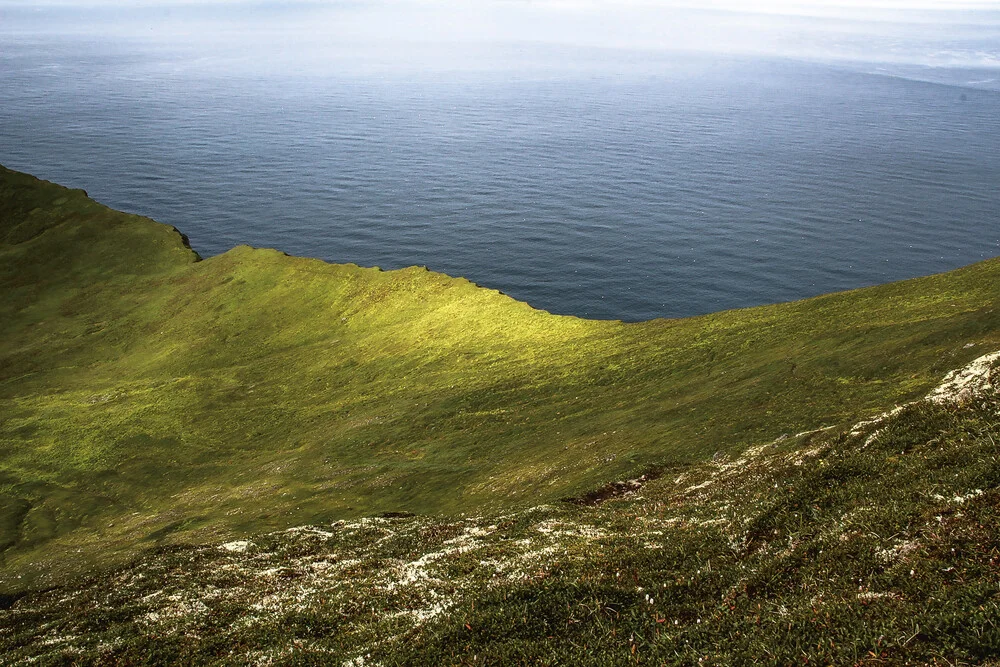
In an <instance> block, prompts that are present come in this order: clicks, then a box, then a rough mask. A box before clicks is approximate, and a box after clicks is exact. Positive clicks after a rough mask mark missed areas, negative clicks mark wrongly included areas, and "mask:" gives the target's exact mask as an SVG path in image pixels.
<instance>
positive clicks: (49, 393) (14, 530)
mask: <svg viewBox="0 0 1000 667" xmlns="http://www.w3.org/2000/svg"><path fill="white" fill-rule="evenodd" d="M197 260H198V258H197V256H196V254H195V253H194V252H193V251H192V250H190V249H189V248H187V247H186V245H185V243H184V241H183V239H182V237H181V236H180V234H179V233H178V232H177V231H176V230H173V229H172V228H170V227H167V226H164V225H160V224H157V223H154V222H152V221H150V220H147V219H144V218H140V217H137V216H131V215H126V214H123V213H119V212H116V211H112V210H109V209H107V208H105V207H103V206H100V205H99V204H96V203H94V202H92V201H91V200H89V199H87V198H86V196H85V195H84V193H82V192H80V191H72V190H66V189H64V188H61V187H59V186H56V185H53V184H49V183H44V182H40V181H37V180H35V179H33V178H32V177H30V176H27V175H23V174H18V173H16V172H12V171H8V170H0V293H2V298H0V546H3V547H5V550H4V551H3V558H4V561H3V565H2V569H0V591H3V590H19V589H20V588H23V587H25V586H41V585H46V584H49V583H53V582H58V581H61V580H63V579H64V578H65V577H66V576H68V575H71V574H75V573H79V572H82V571H86V570H88V569H90V568H92V567H95V566H101V567H103V566H105V565H108V564H110V563H113V562H116V561H117V560H118V559H120V558H124V557H127V556H128V555H129V554H131V553H134V552H135V550H136V549H141V548H143V547H147V546H154V545H157V544H164V543H171V542H199V541H205V540H211V539H216V538H220V539H221V538H223V537H229V536H237V535H240V534H244V533H251V532H259V531H264V530H272V529H280V528H285V527H288V526H292V525H299V524H304V523H317V522H327V521H332V520H335V519H339V518H349V517H353V516H359V515H370V514H375V513H379V512H387V511H409V512H417V513H421V514H445V515H457V514H460V513H473V512H475V513H480V512H484V511H501V510H505V509H507V508H518V507H527V506H529V505H535V504H538V503H540V502H553V501H557V500H558V499H560V498H563V497H566V496H572V495H578V494H581V493H583V492H585V491H587V490H590V489H593V488H595V487H597V486H599V485H601V484H603V483H605V482H608V481H611V480H616V479H623V478H626V477H628V476H634V475H636V474H638V473H639V472H641V471H642V470H644V469H646V468H648V467H650V466H658V467H666V468H670V467H672V466H677V465H683V464H688V463H692V462H697V461H700V460H705V459H707V458H709V457H711V456H713V455H714V454H715V453H716V452H723V453H727V452H728V453H737V452H739V451H741V450H743V449H744V448H746V447H747V446H748V445H751V444H754V443H760V442H764V441H769V440H772V439H774V438H775V437H777V436H779V435H781V434H783V433H797V432H799V431H802V430H806V429H811V428H815V427H817V426H820V425H824V424H828V423H837V422H841V421H843V420H845V419H849V418H852V417H854V416H863V415H865V414H869V413H872V412H874V411H877V410H880V409H883V408H885V407H887V406H891V405H892V404H895V403H899V402H902V401H904V400H907V399H910V398H913V397H914V396H917V395H919V394H921V393H922V392H923V391H925V390H926V389H927V388H928V387H929V386H931V385H932V384H934V383H935V382H937V380H939V379H940V376H941V375H942V374H943V373H944V372H945V371H947V370H950V369H952V368H954V367H957V366H959V365H961V364H962V363H964V362H966V361H968V360H969V359H971V358H972V357H975V356H978V354H981V352H982V350H984V349H986V348H989V349H995V348H997V347H1000V312H998V311H997V309H996V306H997V305H998V304H997V301H998V298H1000V282H998V280H1000V262H998V261H996V260H991V261H987V262H982V263H979V264H976V265H973V266H971V267H967V268H965V269H961V270H958V271H954V272H950V273H946V274H941V275H937V276H931V277H928V278H921V279H917V280H910V281H905V282H901V283H894V284H890V285H885V286H881V287H875V288H869V289H864V290H857V291H853V292H846V293H841V294H834V295H829V296H824V297H819V298H816V299H810V300H806V301H801V302H795V303H790V304H781V305H776V306H766V307H760V308H753V309H747V310H737V311H728V312H723V313H718V314H714V315H708V316H704V317H697V318H690V319H684V320H655V321H651V322H645V323H637V324H622V323H620V322H609V321H590V320H582V319H578V318H573V317H560V316H553V315H550V314H548V313H545V312H542V311H538V310H534V309H532V308H530V307H529V306H527V305H526V304H523V303H519V302H517V301H514V300H512V299H510V298H509V297H506V296H504V295H502V294H500V293H499V292H497V291H494V290H489V289H484V288H481V287H478V286H476V285H474V284H472V283H470V282H468V281H466V280H464V279H460V278H451V277H448V276H444V275H441V274H437V273H433V272H429V271H426V270H425V269H422V268H409V269H403V270H399V271H387V272H383V271H379V270H377V269H367V268H359V267H357V266H354V265H331V264H326V263H323V262H320V261H317V260H310V259H301V258H294V257H288V256H286V255H284V254H282V253H280V252H277V251H274V250H255V249H251V248H248V247H243V246H241V247H238V248H235V249H233V250H231V251H229V252H227V253H225V254H223V255H220V256H217V257H212V258H210V259H207V260H204V261H197ZM18 577H21V578H20V579H19V578H18Z"/></svg>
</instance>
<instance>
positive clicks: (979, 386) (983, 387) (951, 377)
mask: <svg viewBox="0 0 1000 667" xmlns="http://www.w3.org/2000/svg"><path fill="white" fill-rule="evenodd" d="M998 359H1000V350H998V351H996V352H991V353H990V354H984V355H983V356H981V357H978V358H976V359H974V360H973V361H972V362H970V363H969V364H966V365H965V366H964V367H962V368H960V369H958V370H954V371H952V372H950V373H948V375H946V376H945V377H944V380H942V382H941V384H939V385H938V386H937V387H935V388H934V389H933V390H931V392H930V393H929V394H927V398H926V400H928V401H930V402H932V403H956V402H961V401H964V400H968V399H970V398H973V397H975V396H978V395H981V394H983V393H984V392H987V391H992V390H994V389H995V387H994V385H993V381H992V377H993V366H994V364H995V363H996V362H997V360H998Z"/></svg>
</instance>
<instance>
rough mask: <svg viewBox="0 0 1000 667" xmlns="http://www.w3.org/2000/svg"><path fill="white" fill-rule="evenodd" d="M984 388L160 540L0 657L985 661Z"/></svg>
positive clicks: (8, 642)
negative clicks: (680, 457)
mask: <svg viewBox="0 0 1000 667" xmlns="http://www.w3.org/2000/svg"><path fill="white" fill-rule="evenodd" d="M992 356H993V357H994V361H996V359H997V358H998V357H1000V355H992ZM991 376H992V377H991ZM991 383H992V385H993V387H990V384H991ZM998 385H1000V365H998V366H996V367H995V368H994V369H993V370H992V371H990V370H989V368H988V366H986V365H979V371H978V387H977V389H976V390H975V391H966V392H959V393H958V395H955V394H954V393H953V395H952V396H951V397H950V398H949V399H948V400H935V401H919V402H916V403H914V404H911V405H908V406H906V407H905V408H904V409H902V410H900V411H896V412H894V413H892V414H887V415H884V416H882V417H881V418H880V419H879V420H878V421H874V422H870V423H864V424H859V425H853V424H844V425H838V426H837V427H836V428H831V429H824V430H822V431H817V432H812V433H808V434H802V435H799V436H797V437H789V438H785V439H782V440H780V441H778V442H775V443H770V444H767V445H763V446H759V447H754V448H752V449H751V450H748V451H747V452H745V454H744V455H743V456H742V457H740V458H738V459H734V458H730V457H725V456H722V457H719V458H717V459H715V460H713V461H709V462H705V463H695V464H691V465H687V466H682V467H680V468H678V469H677V470H675V471H673V472H672V473H671V474H670V475H668V476H663V477H661V478H659V479H656V480H653V481H649V482H647V483H646V484H645V486H643V487H642V488H641V489H638V490H633V493H632V494H631V495H627V496H622V497H619V498H615V499H611V500H607V501H606V502H604V503H603V504H600V505H597V506H586V507H585V506H578V505H570V504H565V503H563V504H559V505H558V506H557V505H548V506H539V507H534V508H531V509H527V510H521V511H518V512H505V513H503V514H483V515H475V516H468V517H463V518H451V519H447V518H436V517H394V518H383V519H377V518H368V519H360V520H357V521H346V522H345V521H340V522H337V523H334V524H332V525H330V524H327V525H322V526H312V527H300V528H293V529H289V530H286V531H279V532H275V533H271V534H264V535H254V536H252V537H251V538H250V539H248V540H242V541H236V542H230V543H225V544H215V545H206V546H198V547H188V546H171V547H163V548H161V549H159V550H156V551H154V552H152V553H147V554H146V555H145V556H144V557H143V558H141V559H139V560H137V561H136V562H134V563H132V564H131V565H130V567H128V568H123V569H120V570H116V571H111V572H104V573H101V574H100V575H98V576H96V577H93V578H92V579H90V580H88V581H86V582H83V583H82V584H80V585H77V586H73V587H69V588H58V589H54V590H49V591H45V592H40V593H32V594H29V595H27V596H25V597H23V598H21V599H19V600H17V602H16V603H15V604H14V605H13V606H12V607H11V608H10V609H9V610H6V611H2V610H0V664H20V663H22V662H27V661H28V660H39V661H40V663H39V664H80V665H84V664H120V665H131V664H198V665H208V664H217V665H245V664H263V665H354V666H362V665H367V666H369V667H373V666H374V665H382V666H384V667H388V666H390V665H434V666H437V665H459V664H461V665H628V664H643V665H695V664H705V665H751V664H766V665H792V664H802V665H809V664H824V665H829V664H837V665H969V664H976V665H998V664H1000V625H998V622H997V621H998V619H1000V488H998V486H1000V461H998V458H997V455H998V453H1000V450H998V445H997V442H998V439H1000V412H998V411H1000V400H998V399H1000V397H998V395H997V393H996V388H995V387H996V386H998ZM970 386H975V385H967V388H969V387H970Z"/></svg>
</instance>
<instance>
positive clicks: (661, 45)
mask: <svg viewBox="0 0 1000 667" xmlns="http://www.w3.org/2000/svg"><path fill="white" fill-rule="evenodd" d="M60 18H61V19H63V20H60ZM32 31H42V32H49V33H52V32H60V31H62V32H67V33H73V34H89V35H93V36H100V37H102V38H104V37H119V38H123V39H142V40H147V41H159V42H167V41H179V40H188V41H189V42H196V41H198V40H201V41H202V42H203V44H204V45H205V46H206V48H208V47H209V46H212V47H214V46H216V45H225V44H226V43H231V44H239V43H242V44H244V45H245V46H253V48H254V49H256V50H258V51H264V50H267V49H268V47H274V46H277V47H278V48H279V49H280V50H281V51H282V56H283V57H285V56H287V55H288V53H290V52H293V51H294V52H296V53H300V54H309V55H310V57H312V56H314V55H315V54H316V53H317V50H322V51H323V53H326V54H329V52H330V50H331V49H336V48H340V49H342V50H343V51H345V52H347V51H350V52H351V53H352V54H354V55H355V56H358V57H361V56H360V55H359V54H363V53H364V52H365V51H366V50H367V51H368V52H370V53H372V54H377V56H378V58H380V59H382V60H383V61H392V62H398V63H401V64H406V63H409V62H414V63H415V62H416V60H415V59H419V58H421V57H425V56H426V53H425V52H426V51H427V50H428V49H435V50H436V55H435V56H434V57H435V58H437V59H438V60H439V62H438V64H443V66H445V67H448V66H451V65H457V64H461V63H462V62H463V60H465V59H466V58H467V55H466V54H465V53H464V52H462V51H461V49H468V48H472V47H475V48H477V49H481V48H482V47H483V46H484V45H490V44H494V45H498V44H546V45H554V46H561V47H569V46H572V47H602V48H615V49H636V50H658V51H702V52H704V51H709V52H720V53H737V54H765V55H776V56H782V57H802V58H810V59H835V60H864V61H871V62H890V63H891V62H896V63H913V64H925V65H935V66H942V65H943V66H949V65H951V66H967V67H1000V0H995V1H985V0H763V1H759V2H737V1H736V0H698V1H697V2H693V1H691V0H296V1H294V2H274V1H273V0H215V1H213V2H195V1H194V0H31V1H28V0H0V36H2V35H3V34H5V33H6V34H15V33H20V34H24V33H31V32H32ZM449 45H450V46H449ZM417 47H419V49H418V50H421V51H420V53H417V52H416V51H414V49H415V48H417ZM453 47H454V48H453ZM449 48H452V51H451V52H447V51H448V49H449ZM456 49H457V50H456Z"/></svg>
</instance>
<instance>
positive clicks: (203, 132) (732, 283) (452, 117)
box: [0, 37, 1000, 320]
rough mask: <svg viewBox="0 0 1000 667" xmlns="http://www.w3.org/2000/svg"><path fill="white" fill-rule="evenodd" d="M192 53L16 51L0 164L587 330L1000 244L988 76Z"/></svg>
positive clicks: (179, 219)
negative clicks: (568, 319) (222, 58)
mask: <svg viewBox="0 0 1000 667" xmlns="http://www.w3.org/2000/svg"><path fill="white" fill-rule="evenodd" d="M200 58H201V56H197V55H195V54H185V53H183V52H168V51H158V50H155V49H145V50H144V49H139V48H131V47H122V46H117V47H114V46H109V45H107V44H104V43H100V42H89V41H86V40H66V39H61V40H60V41H59V42H58V43H53V42H51V41H48V42H47V41H45V40H34V39H29V38H24V39H14V38H10V37H8V38H6V39H5V41H4V48H3V50H2V51H0V91H2V97H0V163H3V164H5V165H6V166H9V167H11V168H14V169H19V170H23V171H28V172H31V173H34V174H36V175H38V176H40V177H43V178H47V179H50V180H53V181H57V182H60V183H63V184H66V185H69V186H73V187H82V188H84V189H86V190H87V191H88V192H89V193H90V195H91V196H92V197H94V198H95V199H97V200H99V201H101V202H103V203H106V204H108V205H110V206H112V207H115V208H119V209H124V210H128V211H133V212H138V213H142V214H144V215H148V216H150V217H153V218H155V219H157V220H159V221H161V222H165V223H170V224H173V225H176V226H177V227H178V228H180V229H181V230H182V231H184V232H185V233H187V234H188V235H189V237H190V238H191V241H192V244H193V246H194V247H195V249H196V250H198V251H199V252H200V253H201V254H202V255H212V254H215V253H220V252H223V251H225V250H227V249H228V248H230V247H231V246H233V245H235V244H238V243H249V244H251V245H255V246H270V247H276V248H280V249H282V250H285V251H287V252H289V253H292V254H297V255H308V256H315V257H321V258H323V259H326V260H330V261H334V262H355V263H358V264H361V265H377V266H381V267H383V268H387V269H388V268H396V267H402V266H407V265H411V264H419V265H426V266H428V267H429V268H431V269H433V270H436V271H442V272H445V273H448V274H451V275H456V276H465V277H468V278H469V279H471V280H473V281H475V282H477V283H480V284H483V285H487V286H490V287H493V288H497V289H500V290H502V291H504V292H506V293H508V294H510V295H512V296H514V297H516V298H518V299H521V300H524V301H527V302H528V303H530V304H532V305H533V306H536V307H538V308H544V309H546V310H550V311H553V312H557V313H569V314H575V315H580V316H587V317H598V318H620V319H624V320H641V319H647V318H653V317H660V316H686V315H692V314H697V313H705V312H709V311H715V310H719V309H724V308H733V307H739V306H750V305H756V304H763V303H771V302H778V301H786V300H792V299H798V298H802V297H807V296H811V295H816V294H820V293H824V292H830V291H834V290H842V289H847V288H853V287H859V286H863V285H871V284H875V283H881V282H887V281H891V280H896V279H900V278H906V277H911V276H917V275H923V274H929V273H933V272H937V271H942V270H947V269H951V268H954V267H958V266H961V265H964V264H967V263H970V262H974V261H976V260H979V259H983V258H986V257H991V256H994V255H997V254H998V253H1000V187H998V185H1000V92H998V91H997V90H996V89H993V87H991V86H990V85H988V84H989V79H990V77H991V76H992V74H991V72H988V71H987V72H985V73H984V72H962V71H954V72H948V73H947V76H944V75H942V74H941V73H940V72H937V73H936V74H935V76H937V78H942V77H944V78H945V79H946V80H947V83H934V82H927V81H918V80H914V79H916V78H919V77H915V76H911V75H909V74H908V75H907V76H906V77H903V76H898V75H895V74H894V75H892V76H887V75H885V73H879V72H877V71H876V70H875V68H871V72H865V71H862V70H863V68H860V69H859V68H857V67H853V68H846V67H844V66H836V67H834V66H827V65H821V64H808V63H796V62H792V61H768V60H761V59H757V60H754V59H737V58H713V57H708V56H677V55H675V56H660V57H658V58H649V59H644V58H638V59H637V58H636V56H634V55H631V56H628V58H625V57H624V56H623V58H624V60H623V61H622V62H621V63H614V62H612V63H607V62H605V64H604V66H602V67H597V68H583V69H579V68H576V69H575V68H552V69H545V68H534V69H526V70H518V69H517V68H514V69H511V68H506V69H503V70H495V71H490V70H488V68H487V69H485V70H482V71H465V72H451V73H445V72H442V73H437V74H430V73H425V74H419V73H417V74H414V73H410V74H409V75H406V76H402V75H398V76H393V75H390V74H385V73H382V74H380V75H366V76H357V75H352V74H350V73H343V72H342V73H339V74H333V73H331V74H324V75H318V74H315V73H308V74H307V73H301V72H299V73H297V72H295V71H289V70H283V71H268V70H267V69H266V68H262V70H261V71H259V72H255V71H254V70H253V69H252V68H248V69H233V68H226V67H217V66H214V65H213V63H212V62H210V61H204V60H203V59H200ZM637 62H638V63H639V64H638V65H637ZM997 78H1000V75H998V76H997ZM984 81H986V82H987V83H986V84H984V83H983V82H984Z"/></svg>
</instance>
